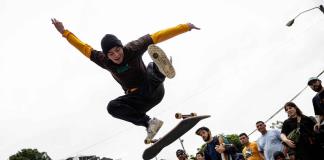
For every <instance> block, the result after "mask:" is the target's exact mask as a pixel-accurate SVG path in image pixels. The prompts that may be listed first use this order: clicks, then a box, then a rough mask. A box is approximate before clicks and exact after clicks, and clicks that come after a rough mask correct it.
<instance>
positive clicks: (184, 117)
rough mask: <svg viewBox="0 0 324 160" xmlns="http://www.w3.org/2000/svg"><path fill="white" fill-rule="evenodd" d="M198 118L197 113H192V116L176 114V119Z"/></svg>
mask: <svg viewBox="0 0 324 160" xmlns="http://www.w3.org/2000/svg"><path fill="white" fill-rule="evenodd" d="M194 116H197V113H194V112H192V113H190V114H181V113H176V114H175V118H176V119H186V118H190V117H194Z"/></svg>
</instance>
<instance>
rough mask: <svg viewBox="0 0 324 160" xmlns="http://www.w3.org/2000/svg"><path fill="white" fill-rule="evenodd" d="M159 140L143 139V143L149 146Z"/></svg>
mask: <svg viewBox="0 0 324 160" xmlns="http://www.w3.org/2000/svg"><path fill="white" fill-rule="evenodd" d="M159 140H160V139H145V140H144V143H145V144H151V143H155V142H157V141H159Z"/></svg>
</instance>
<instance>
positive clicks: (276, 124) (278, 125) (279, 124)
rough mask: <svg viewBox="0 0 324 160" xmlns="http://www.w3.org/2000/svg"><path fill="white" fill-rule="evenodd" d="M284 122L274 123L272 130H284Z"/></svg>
mask: <svg viewBox="0 0 324 160" xmlns="http://www.w3.org/2000/svg"><path fill="white" fill-rule="evenodd" d="M282 124H283V121H278V120H277V121H276V122H272V123H271V126H270V128H272V129H281V128H282Z"/></svg>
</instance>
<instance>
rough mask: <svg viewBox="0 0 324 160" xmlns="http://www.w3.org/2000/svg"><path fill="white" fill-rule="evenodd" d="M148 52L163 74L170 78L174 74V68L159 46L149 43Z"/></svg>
mask: <svg viewBox="0 0 324 160" xmlns="http://www.w3.org/2000/svg"><path fill="white" fill-rule="evenodd" d="M148 53H149V55H150V56H151V58H152V60H153V62H154V63H155V64H156V65H157V67H158V68H159V70H160V72H161V73H162V74H163V75H165V76H166V77H168V78H170V79H171V78H173V77H174V76H175V69H174V67H173V66H172V63H171V62H170V60H169V58H168V57H167V56H166V54H165V53H164V51H163V50H162V49H161V48H160V47H158V46H156V45H154V44H151V45H149V47H148Z"/></svg>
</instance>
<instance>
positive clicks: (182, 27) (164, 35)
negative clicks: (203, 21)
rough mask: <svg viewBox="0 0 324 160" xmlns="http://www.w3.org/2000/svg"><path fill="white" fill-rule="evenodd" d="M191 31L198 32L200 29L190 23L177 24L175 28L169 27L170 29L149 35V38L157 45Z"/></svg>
mask: <svg viewBox="0 0 324 160" xmlns="http://www.w3.org/2000/svg"><path fill="white" fill-rule="evenodd" d="M192 29H197V30H200V28H198V27H196V26H195V25H194V24H192V23H187V24H179V25H177V26H175V27H171V28H167V29H164V30H160V31H158V32H155V33H153V34H151V37H152V39H153V42H154V44H157V43H160V42H163V41H165V40H168V39H170V38H172V37H175V36H177V35H179V34H182V33H185V32H188V31H190V30H192Z"/></svg>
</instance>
